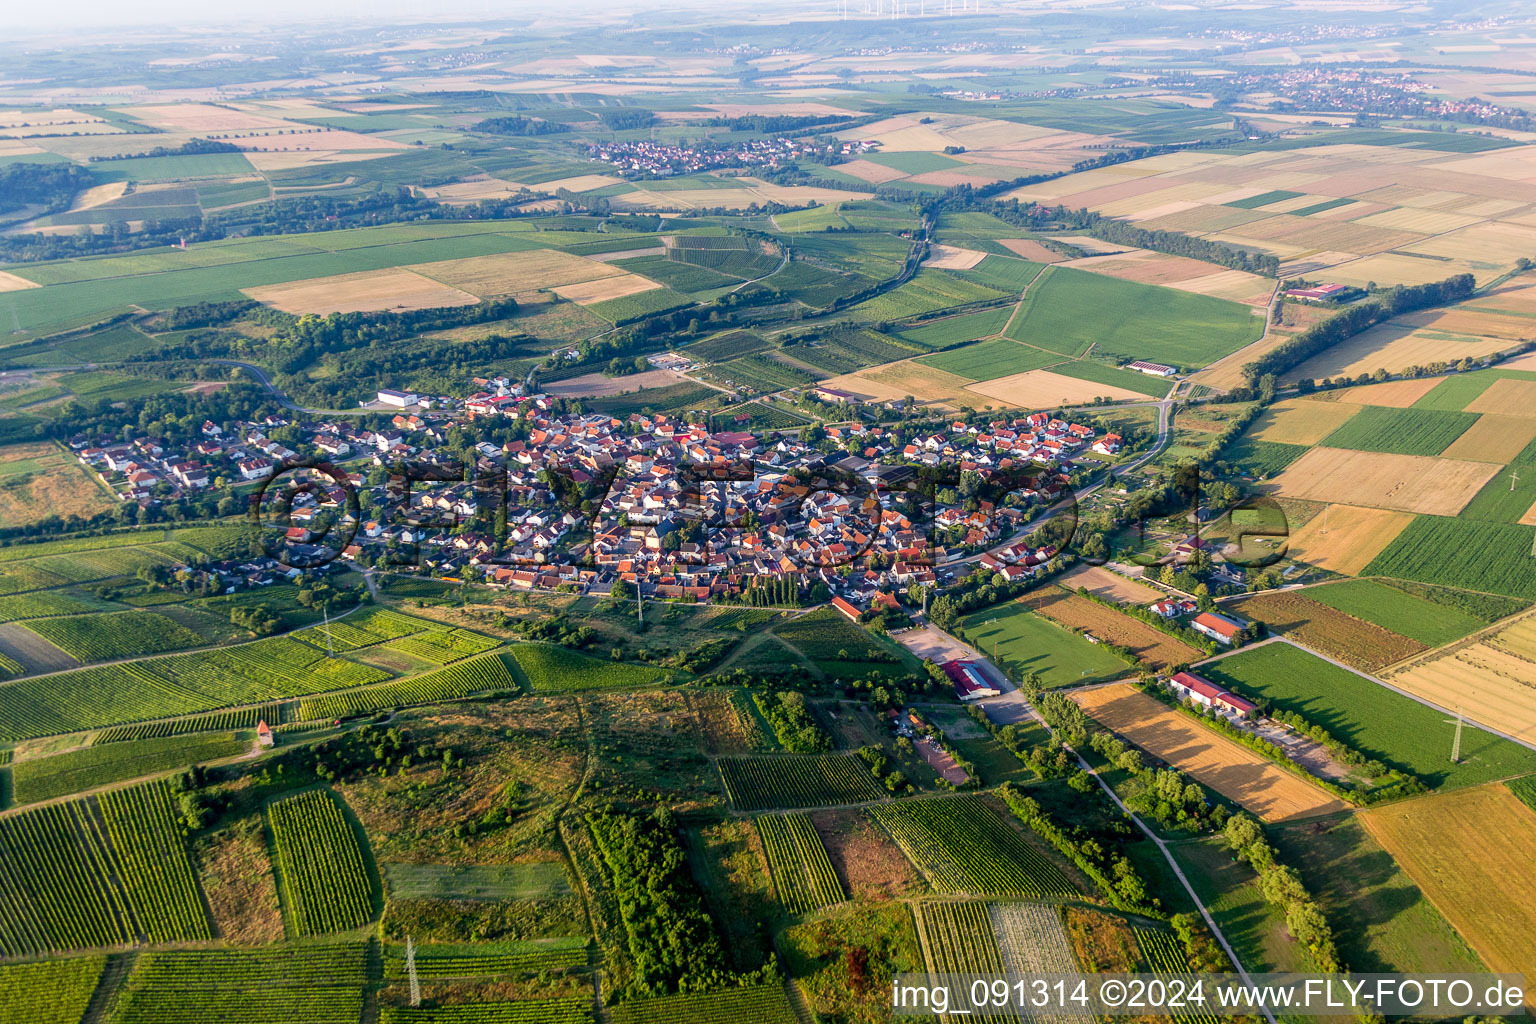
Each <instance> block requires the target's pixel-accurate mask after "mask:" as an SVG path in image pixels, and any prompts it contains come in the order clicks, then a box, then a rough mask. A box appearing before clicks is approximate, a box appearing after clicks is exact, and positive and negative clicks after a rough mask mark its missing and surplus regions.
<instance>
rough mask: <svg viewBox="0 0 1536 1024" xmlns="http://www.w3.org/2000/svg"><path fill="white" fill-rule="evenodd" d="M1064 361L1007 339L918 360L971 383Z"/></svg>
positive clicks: (1049, 353) (980, 342) (979, 343)
mask: <svg viewBox="0 0 1536 1024" xmlns="http://www.w3.org/2000/svg"><path fill="white" fill-rule="evenodd" d="M1061 361H1062V359H1061V356H1059V355H1057V354H1056V353H1054V352H1042V351H1041V350H1040V349H1038V348H1031V347H1030V346H1028V345H1020V344H1019V343H1018V342H1016V341H1010V340H1008V339H1007V338H991V339H988V340H987V341H978V342H976V344H974V345H963V346H961V347H960V348H952V349H949V350H948V351H945V352H935V353H934V354H933V355H929V356H923V357H922V358H920V359H916V360H914V362H918V363H922V364H923V365H924V366H931V367H933V368H934V369H935V370H943V371H945V372H946V373H953V374H957V375H958V376H961V377H969V378H970V379H971V380H991V379H993V378H994V377H1006V376H1008V375H1009V374H1014V373H1023V372H1025V371H1026V370H1038V369H1041V368H1042V367H1046V366H1051V367H1053V368H1054V366H1055V364H1057V363H1060V362H1061Z"/></svg>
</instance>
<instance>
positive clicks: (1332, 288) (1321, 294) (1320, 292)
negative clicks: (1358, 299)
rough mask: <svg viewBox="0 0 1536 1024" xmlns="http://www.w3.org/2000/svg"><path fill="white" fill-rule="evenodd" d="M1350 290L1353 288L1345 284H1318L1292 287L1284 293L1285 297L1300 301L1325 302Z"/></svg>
mask: <svg viewBox="0 0 1536 1024" xmlns="http://www.w3.org/2000/svg"><path fill="white" fill-rule="evenodd" d="M1351 291H1354V289H1353V288H1351V287H1350V286H1349V285H1346V284H1320V285H1318V286H1317V287H1315V288H1292V289H1290V290H1288V291H1287V292H1286V293H1285V297H1286V298H1288V299H1299V300H1300V301H1302V302H1327V301H1328V300H1330V299H1337V298H1341V297H1343V296H1344V295H1345V294H1347V293H1348V292H1351Z"/></svg>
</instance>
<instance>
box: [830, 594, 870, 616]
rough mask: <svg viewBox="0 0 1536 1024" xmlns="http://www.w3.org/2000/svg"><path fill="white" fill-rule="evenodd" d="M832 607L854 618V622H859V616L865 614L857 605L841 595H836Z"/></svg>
mask: <svg viewBox="0 0 1536 1024" xmlns="http://www.w3.org/2000/svg"><path fill="white" fill-rule="evenodd" d="M832 607H833V608H836V609H837V610H838V611H840V612H842V613H843V614H844V615H846V616H848V618H850V619H852V620H853V621H854V622H858V621H859V616H860V615H861V614H863V613H862V612H860V611H859V609H858V608H857V607H856V606H854V605H852V604H850V603H849V602H847V601H845V600H844V599H843V598H841V597H834V598H833V599H832Z"/></svg>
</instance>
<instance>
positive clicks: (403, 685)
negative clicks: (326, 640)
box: [299, 655, 519, 722]
mask: <svg viewBox="0 0 1536 1024" xmlns="http://www.w3.org/2000/svg"><path fill="white" fill-rule="evenodd" d="M518 686H519V683H518V681H517V679H516V678H515V677H514V676H513V675H512V673H511V672H510V671H509V670H508V667H507V664H506V661H505V659H504V658H503V657H501V656H499V655H490V656H488V657H484V658H473V659H470V660H469V661H461V662H459V663H458V664H456V665H450V666H449V667H447V668H441V669H438V670H437V671H435V672H428V673H427V674H426V675H420V676H415V677H413V678H411V679H402V680H399V681H398V682H393V683H384V684H383V685H381V686H366V687H359V688H356V689H351V690H343V691H341V692H340V693H332V694H327V695H325V696H323V697H310V698H308V699H306V700H301V701H300V702H299V720H300V721H302V722H312V721H317V720H320V719H326V718H345V717H347V716H349V715H356V714H362V713H365V712H371V711H380V710H383V709H384V708H401V707H409V706H410V705H412V704H429V703H433V702H436V701H446V700H454V699H456V698H459V697H468V696H470V695H471V694H475V693H496V692H501V691H511V690H515V689H517V688H518Z"/></svg>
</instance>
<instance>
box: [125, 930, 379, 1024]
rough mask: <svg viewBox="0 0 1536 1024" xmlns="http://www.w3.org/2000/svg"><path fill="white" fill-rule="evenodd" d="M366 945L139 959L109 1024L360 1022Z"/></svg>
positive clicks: (147, 955)
mask: <svg viewBox="0 0 1536 1024" xmlns="http://www.w3.org/2000/svg"><path fill="white" fill-rule="evenodd" d="M367 962H368V961H367V947H366V946H364V945H361V944H358V945H351V946H301V947H267V948H264V949H252V950H232V949H230V950H224V949H219V950H214V949H208V950H165V951H158V952H149V953H143V954H141V955H140V956H139V959H138V962H137V964H136V965H135V968H134V971H133V974H132V975H130V976H129V978H128V982H127V985H126V986H125V988H124V990H123V992H122V994H121V995H120V996H119V997H118V1000H117V1004H116V1008H115V1009H114V1011H113V1013H112V1016H111V1018H110V1022H111V1024H292V1022H294V1021H302V1022H304V1024H357V1022H358V1020H359V1019H360V1018H361V1017H362V1012H363V986H364V985H365V984H366V983H367Z"/></svg>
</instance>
